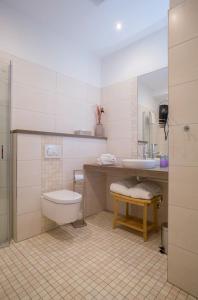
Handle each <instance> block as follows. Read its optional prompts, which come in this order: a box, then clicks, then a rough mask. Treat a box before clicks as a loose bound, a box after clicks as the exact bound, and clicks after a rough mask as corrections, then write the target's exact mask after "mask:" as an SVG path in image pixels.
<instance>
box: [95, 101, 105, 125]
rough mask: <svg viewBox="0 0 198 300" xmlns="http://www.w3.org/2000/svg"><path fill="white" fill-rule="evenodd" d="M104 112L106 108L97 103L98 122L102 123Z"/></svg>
mask: <svg viewBox="0 0 198 300" xmlns="http://www.w3.org/2000/svg"><path fill="white" fill-rule="evenodd" d="M103 113H104V108H103V107H102V106H100V105H97V107H96V120H97V124H101V118H102V114H103Z"/></svg>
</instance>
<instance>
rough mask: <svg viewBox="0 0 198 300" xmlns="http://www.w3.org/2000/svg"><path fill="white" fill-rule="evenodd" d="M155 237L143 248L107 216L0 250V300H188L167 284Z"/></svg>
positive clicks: (88, 220) (161, 256)
mask: <svg viewBox="0 0 198 300" xmlns="http://www.w3.org/2000/svg"><path fill="white" fill-rule="evenodd" d="M159 244H160V240H159V235H156V234H153V235H152V236H150V239H149V241H148V242H146V243H144V242H143V240H142V237H140V236H138V235H136V234H134V233H133V232H131V231H127V230H124V229H121V228H117V229H115V230H112V214H110V213H107V212H102V213H100V214H98V215H95V216H92V217H89V218H88V219H87V226H86V227H83V228H79V229H74V228H73V227H72V226H70V225H67V226H63V227H59V228H56V229H54V230H52V231H49V232H47V233H43V234H41V235H39V236H36V237H34V238H31V239H28V240H25V241H23V242H20V243H14V242H12V243H11V245H10V247H9V248H4V249H0V300H1V299H2V300H4V299H14V300H15V299H34V300H36V299H46V300H47V299H54V300H56V299H57V300H58V299H66V300H70V299H76V300H80V299H82V300H88V299H94V300H95V299H96V300H97V299H98V300H99V299H102V300H111V299H120V300H122V299H126V300H133V299H137V300H138V299H139V300H140V299H151V300H152V299H171V300H174V299H181V300H182V299H188V300H193V299H195V298H193V297H192V296H190V295H188V294H186V293H184V292H183V291H181V290H180V289H178V288H176V287H174V286H172V285H171V284H169V283H168V282H167V257H166V256H165V255H162V254H160V253H159V251H158V250H159V249H158V247H159Z"/></svg>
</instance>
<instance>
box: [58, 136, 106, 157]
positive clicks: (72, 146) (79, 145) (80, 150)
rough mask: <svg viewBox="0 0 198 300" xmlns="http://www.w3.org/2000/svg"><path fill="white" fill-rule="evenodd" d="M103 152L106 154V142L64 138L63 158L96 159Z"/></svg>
mask: <svg viewBox="0 0 198 300" xmlns="http://www.w3.org/2000/svg"><path fill="white" fill-rule="evenodd" d="M104 152H106V141H103V140H92V139H81V138H75V139H74V138H64V142H63V157H64V158H85V157H90V156H91V157H94V156H95V157H97V156H99V155H100V154H102V153H104Z"/></svg>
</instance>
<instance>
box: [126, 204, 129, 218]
mask: <svg viewBox="0 0 198 300" xmlns="http://www.w3.org/2000/svg"><path fill="white" fill-rule="evenodd" d="M128 216H129V203H126V217H128Z"/></svg>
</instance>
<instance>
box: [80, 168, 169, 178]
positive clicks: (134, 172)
mask: <svg viewBox="0 0 198 300" xmlns="http://www.w3.org/2000/svg"><path fill="white" fill-rule="evenodd" d="M84 171H85V172H103V173H108V174H110V175H115V176H116V175H122V174H123V175H124V176H140V177H147V178H149V179H151V180H152V179H155V180H159V181H160V180H161V181H167V182H168V168H160V167H157V168H154V169H134V168H126V167H123V166H121V165H115V166H113V165H111V166H110V165H109V166H108V165H98V164H85V165H84Z"/></svg>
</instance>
